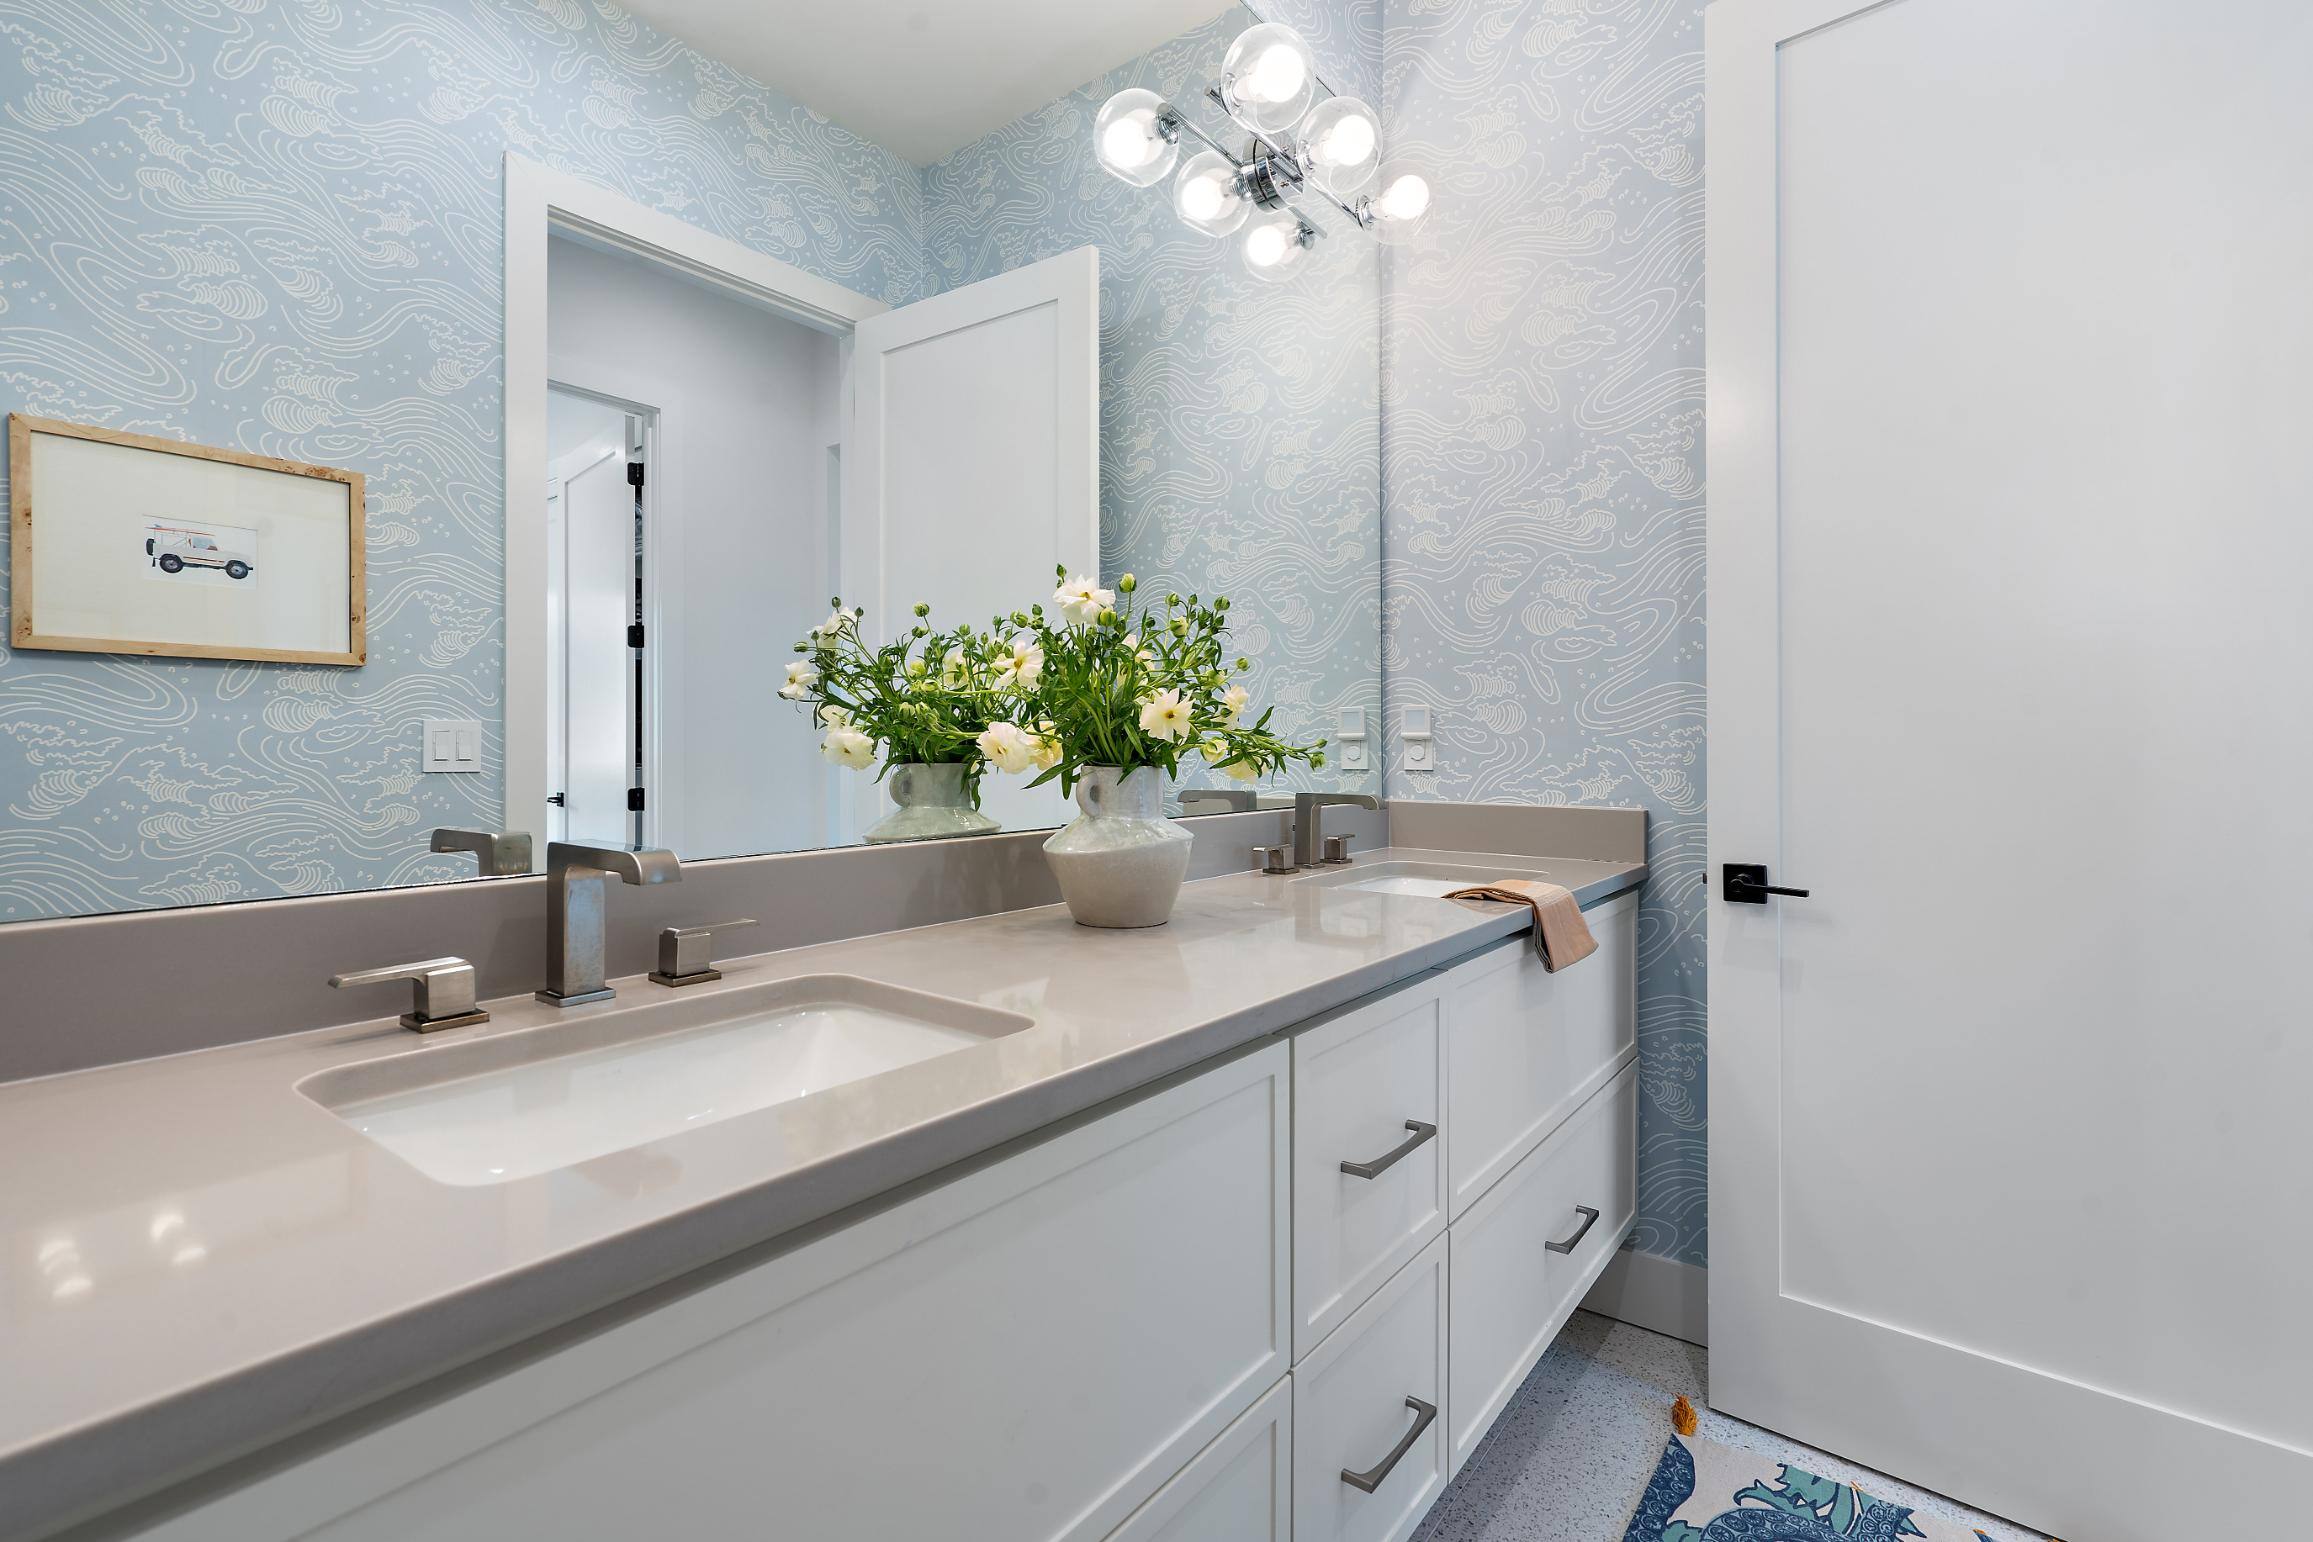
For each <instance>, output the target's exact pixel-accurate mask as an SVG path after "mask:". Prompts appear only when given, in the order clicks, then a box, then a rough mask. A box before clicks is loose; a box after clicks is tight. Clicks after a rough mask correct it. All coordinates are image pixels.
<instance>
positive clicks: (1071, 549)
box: [842, 246, 1100, 829]
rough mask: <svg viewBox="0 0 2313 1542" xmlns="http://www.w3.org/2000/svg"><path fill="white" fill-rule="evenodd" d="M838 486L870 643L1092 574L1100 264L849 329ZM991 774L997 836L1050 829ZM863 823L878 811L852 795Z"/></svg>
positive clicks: (849, 598)
mask: <svg viewBox="0 0 2313 1542" xmlns="http://www.w3.org/2000/svg"><path fill="white" fill-rule="evenodd" d="M852 382H853V385H852V390H853V398H852V400H853V425H852V439H851V449H850V450H849V451H848V452H847V458H848V459H849V461H850V464H849V465H848V466H847V467H846V468H845V469H846V471H847V472H848V473H849V477H848V480H847V482H846V484H845V488H844V519H843V559H842V573H843V599H844V603H846V604H852V605H862V606H865V607H866V609H867V619H866V624H865V630H866V634H867V636H868V638H869V640H870V641H871V642H880V641H883V640H885V639H887V638H889V637H891V636H893V635H894V632H893V628H896V627H898V626H900V625H901V623H902V622H903V621H906V620H908V619H909V615H908V613H909V611H910V610H911V609H912V608H913V607H914V606H915V605H916V604H917V603H918V602H928V603H929V604H930V605H931V607H932V624H933V625H935V626H954V625H956V624H958V623H959V622H966V621H969V622H971V623H973V624H974V625H977V626H986V625H987V624H988V618H989V617H990V616H992V615H995V614H998V613H1006V612H1010V611H1013V610H1016V609H1020V608H1023V607H1024V606H1026V605H1027V603H1028V602H1029V601H1031V600H1039V599H1042V598H1043V597H1044V596H1045V595H1047V594H1049V593H1051V592H1052V587H1053V585H1052V570H1053V568H1054V566H1055V565H1058V564H1065V565H1066V566H1067V567H1068V569H1069V571H1070V572H1081V573H1091V572H1094V571H1096V570H1097V569H1098V567H1099V565H1100V253H1099V251H1098V250H1097V249H1096V248H1093V247H1089V246H1086V247H1079V248H1078V249H1077V250H1075V251H1073V252H1064V253H1062V254H1061V255H1060V256H1058V257H1051V258H1047V259H1046V260H1044V261H1043V262H1038V263H1032V264H1030V265H1029V266H1027V267H1024V268H1015V269H1013V270H1012V271H1011V272H1009V273H1004V274H999V275H998V276H997V277H995V278H991V279H984V280H982V281H981V282H979V283H977V284H968V285H966V286H965V287H963V288H961V289H952V290H950V291H948V292H947V293H946V294H942V295H935V296H933V297H932V298H931V299H929V300H920V301H918V302H917V303H915V304H914V305H908V306H902V307H901V308H900V309H898V310H895V311H887V312H885V313H884V314H883V315H880V316H870V317H869V318H867V319H866V320H865V321H862V322H861V323H859V329H858V331H857V332H856V333H855V334H854V337H853V348H852ZM1023 780H1025V779H1024V778H1019V777H1006V776H1000V775H990V776H989V777H988V778H987V780H986V781H985V782H984V783H983V784H982V806H983V807H984V808H985V809H986V811H987V812H988V813H989V814H990V815H991V816H993V817H994V818H996V819H999V820H1002V821H1003V823H1004V824H1005V825H1006V827H1008V828H1012V829H1028V828H1034V827H1036V826H1039V825H1053V824H1058V823H1060V822H1062V820H1063V819H1065V818H1066V817H1067V813H1066V809H1067V805H1066V803H1065V802H1064V801H1063V800H1062V798H1061V797H1060V795H1059V794H1058V793H1057V792H1056V791H1054V790H1052V788H1051V787H1049V786H1047V787H1044V788H1040V789H1038V790H1037V791H1035V792H1033V793H1030V792H1026V791H1024V790H1022V787H1021V783H1022V781H1023ZM863 804H864V809H865V812H866V813H867V817H868V818H870V819H872V818H874V817H877V816H878V815H880V814H881V813H882V812H883V810H884V807H886V806H887V805H882V804H881V800H880V799H869V800H863Z"/></svg>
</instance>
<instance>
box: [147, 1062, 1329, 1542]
mask: <svg viewBox="0 0 2313 1542" xmlns="http://www.w3.org/2000/svg"><path fill="white" fill-rule="evenodd" d="M1288 1086H1289V1065H1288V1056H1287V1054H1286V1050H1285V1046H1283V1045H1282V1044H1270V1045H1268V1046H1266V1047H1264V1048H1262V1049H1260V1050H1257V1051H1255V1052H1253V1053H1251V1054H1249V1055H1246V1056H1243V1057H1241V1058H1239V1059H1236V1060H1233V1061H1230V1062H1228V1063H1227V1064H1225V1065H1223V1066H1220V1067H1218V1068H1216V1069H1214V1070H1211V1071H1208V1072H1205V1073H1204V1074H1202V1075H1200V1076H1197V1077H1195V1078H1193V1079H1192V1080H1190V1081H1187V1082H1184V1083H1182V1084H1180V1085H1178V1086H1175V1087H1171V1088H1168V1089H1166V1090H1164V1091H1162V1092H1159V1093H1157V1094H1155V1095H1153V1096H1151V1097H1149V1098H1146V1099H1144V1100H1142V1101H1140V1102H1137V1103H1133V1104H1129V1105H1127V1106H1126V1107H1125V1108H1123V1109H1120V1110H1118V1111H1117V1112H1115V1113H1113V1114H1109V1115H1107V1116H1106V1117H1103V1118H1101V1119H1098V1120H1095V1121H1093V1122H1091V1123H1089V1124H1086V1125H1083V1126H1080V1127H1078V1128H1076V1129H1074V1130H1071V1131H1068V1132H1066V1133H1064V1134H1062V1135H1059V1136H1056V1137H1054V1138H1053V1139H1051V1140H1049V1141H1045V1142H1043V1143H1040V1144H1038V1145H1035V1146H1032V1147H1030V1148H1028V1149H1027V1150H1025V1151H1022V1152H1020V1153H1018V1154H1016V1155H1013V1156H1011V1157H1007V1158H1006V1159H1004V1160H1003V1161H1001V1162H999V1163H997V1164H995V1165H993V1166H991V1167H988V1168H984V1169H982V1170H980V1171H978V1172H974V1173H970V1174H967V1175H966V1176H964V1177H961V1178H958V1179H956V1180H955V1181H954V1182H952V1183H948V1184H945V1185H943V1186H941V1187H939V1188H935V1189H933V1190H931V1191H929V1192H927V1193H925V1194H922V1195H919V1196H917V1197H916V1198H913V1199H910V1200H908V1201H906V1202H905V1203H903V1204H900V1205H898V1206H895V1207H893V1208H891V1209H888V1210H885V1211H882V1212H880V1213H877V1214H874V1215H871V1216H869V1217H867V1218H865V1219H863V1220H861V1221H858V1222H856V1223H854V1224H852V1225H850V1226H847V1227H845V1228H843V1229H842V1230H840V1231H837V1232H835V1233H832V1234H831V1235H829V1236H827V1237H825V1238H822V1239H820V1240H818V1241H815V1242H812V1243H809V1244H807V1245H806V1246H804V1247H802V1248H800V1249H798V1250H797V1251H795V1252H792V1253H787V1254H783V1255H781V1256H779V1257H777V1258H774V1259H772V1260H771V1261H769V1262H767V1263H764V1264H761V1265H758V1266H756V1267H754V1268H751V1269H748V1270H745V1271H744V1272H742V1273H739V1274H736V1275H733V1276H731V1277H729V1278H727V1279H723V1280H721V1281H719V1282H717V1283H714V1284H711V1285H707V1286H705V1287H703V1288H702V1289H700V1290H697V1291H695V1292H693V1293H691V1294H689V1295H686V1296H682V1297H680V1298H679V1299H676V1300H674V1301H672V1302H669V1303H667V1304H665V1305H662V1306H658V1307H655V1308H654V1309H652V1310H649V1311H647V1312H644V1313H643V1314H641V1315H639V1316H635V1317H632V1318H629V1319H628V1320H625V1321H623V1322H620V1323H618V1324H617V1325H616V1326H614V1327H610V1328H608V1329H606V1330H604V1331H602V1332H600V1333H598V1334H595V1335H593V1336H592V1337H589V1338H587V1339H585V1340H583V1341H581V1342H579V1343H577V1344H574V1345H572V1346H570V1347H568V1348H565V1349H560V1350H556V1351H554V1352H553V1353H550V1354H547V1355H545V1356H544V1357H542V1358H540V1359H537V1360H534V1361H531V1362H530V1363H528V1364H525V1365H523V1366H521V1367H520V1368H519V1369H516V1370H513V1371H511V1372H509V1373H507V1374H505V1375H501V1376H497V1377H495V1378H493V1379H491V1380H489V1381H486V1382H484V1383H482V1384H480V1385H478V1386H476V1387H474V1388H472V1389H471V1390H469V1391H466V1392H462V1393H460V1394H458V1395H456V1396H453V1397H450V1398H448V1399H446V1400H444V1401H442V1402H440V1403H437V1404H433V1405H431V1406H428V1407H426V1408H423V1409H421V1410H419V1411H418V1412H415V1413H413V1414H411V1415H409V1416H408V1417H406V1418H403V1419H401V1420H399V1421H398V1422H396V1423H393V1424H390V1425H387V1426H385V1427H383V1428H381V1429H378V1430H375V1431H372V1432H370V1433H369V1434H366V1435H363V1436H361V1437H359V1438H358V1439H356V1440H354V1441H352V1442H350V1443H349V1444H347V1445H344V1446H340V1447H338V1448H336V1449H333V1450H331V1451H330V1452H328V1453H327V1454H325V1455H323V1456H321V1457H318V1458H315V1459H313V1460H311V1461H309V1462H307V1463H305V1464H304V1465H303V1466H301V1467H297V1468H293V1469H291V1470H289V1471H288V1472H285V1473H282V1474H279V1475H277V1476H275V1477H273V1478H269V1479H266V1480H264V1481H263V1482H261V1483H259V1484H257V1485H255V1486H254V1487H253V1488H250V1489H244V1490H241V1491H238V1492H237V1493H235V1494H233V1495H231V1496H228V1497H227V1498H225V1499H223V1500H220V1501H217V1502H216V1503H213V1504H211V1505H209V1506H207V1507H205V1508H204V1509H202V1510H200V1511H198V1512H194V1513H192V1514H189V1515H184V1516H181V1517H179V1518H178V1519H177V1520H176V1521H174V1522H172V1523H169V1524H166V1525H164V1526H162V1527H161V1528H159V1529H158V1530H157V1531H155V1532H153V1533H151V1534H150V1535H153V1536H157V1537H165V1538H169V1539H171V1542H178V1539H191V1538H203V1539H216V1542H257V1539H262V1538H274V1537H289V1536H304V1535H307V1534H308V1533H309V1532H310V1533H311V1534H312V1535H314V1536H317V1537H320V1538H325V1539H328V1542H388V1539H391V1542H485V1539H487V1542H501V1539H504V1538H510V1537H554V1538H557V1539H561V1542H589V1539H601V1542H633V1539H634V1538H638V1537H657V1536H683V1537H747V1536H762V1535H772V1534H776V1535H780V1536H792V1537H830V1538H832V1537H841V1538H844V1539H846V1542H922V1539H924V1538H930V1537H987V1538H1004V1539H1006V1542H1040V1539H1063V1538H1066V1539H1089V1538H1097V1537H1105V1536H1106V1535H1107V1534H1108V1533H1109V1532H1110V1531H1112V1530H1114V1529H1115V1528H1116V1527H1117V1525H1118V1524H1119V1523H1121V1522H1122V1521H1123V1520H1124V1518H1125V1517H1126V1516H1127V1515H1128V1514H1129V1513H1130V1512H1131V1511H1132V1510H1133V1509H1134V1508H1135V1507H1137V1506H1138V1505H1139V1504H1140V1503H1141V1502H1142V1501H1144V1500H1146V1499H1147V1498H1148V1497H1149V1496H1150V1495H1151V1494H1152V1493H1154V1492H1155V1491H1156V1490H1157V1489H1158V1488H1159V1487H1160V1486H1162V1484H1163V1483H1164V1482H1165V1481H1166V1480H1167V1479H1168V1478H1170V1477H1171V1476H1172V1475H1173V1474H1175V1473H1176V1472H1178V1471H1180V1469H1181V1468H1182V1467H1183V1466H1184V1465H1186V1464H1187V1463H1188V1461H1189V1459H1190V1458H1191V1457H1192V1456H1193V1455H1194V1454H1195V1453H1196V1452H1197V1451H1199V1450H1200V1449H1201V1448H1203V1447H1204V1446H1205V1445H1206V1444H1207V1443H1209V1442H1210V1441H1211V1440H1212V1439H1213V1438H1214V1437H1215V1436H1216V1435H1217V1434H1219V1433H1220V1432H1221V1431H1222V1430H1223V1429H1225V1428H1227V1427H1228V1426H1229V1424H1230V1423H1231V1421H1232V1420H1234V1419H1236V1418H1237V1416H1238V1415H1240V1414H1242V1413H1243V1412H1244V1411H1245V1410H1246V1409H1247V1408H1249V1407H1251V1406H1252V1405H1253V1404H1254V1403H1255V1401H1256V1400H1258V1399H1259V1398H1260V1397H1261V1396H1262V1394H1263V1393H1265V1392H1267V1391H1268V1390H1269V1389H1270V1388H1271V1387H1273V1386H1274V1385H1276V1383H1277V1382H1278V1381H1279V1379H1280V1378H1281V1377H1283V1376H1284V1374H1285V1371H1286V1368H1287V1363H1288V1350H1289V1346H1290V1343H1291V1319H1290V1305H1289V1302H1288V1298H1287V1293H1286V1281H1287V1277H1288V1273H1289V1271H1288V1258H1287V1254H1286V1251H1285V1247H1286V1239H1285V1237H1284V1235H1283V1228H1282V1226H1281V1224H1280V1221H1281V1218H1282V1217H1283V1216H1284V1215H1285V1213H1286V1208H1287V1195H1286V1161H1287V1140H1288V1127H1289V1122H1290V1121H1289V1115H1288V1107H1289V1105H1288V1097H1289V1092H1288Z"/></svg>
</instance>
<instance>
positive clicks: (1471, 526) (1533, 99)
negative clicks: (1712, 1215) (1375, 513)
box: [1382, 0, 1705, 1264]
mask: <svg viewBox="0 0 2313 1542" xmlns="http://www.w3.org/2000/svg"><path fill="white" fill-rule="evenodd" d="M1702 15H1703V4H1702V0H1574V3H1569V4H1554V5H1503V4H1498V3H1493V0H1388V16H1387V24H1386V27H1385V31H1384V59H1383V68H1384V74H1385V86H1384V90H1385V94H1386V103H1385V108H1384V111H1385V114H1386V121H1387V124H1388V128H1389V133H1390V138H1391V140H1392V142H1393V144H1394V147H1395V152H1396V153H1399V154H1405V155H1410V156H1413V157H1415V158H1416V159H1418V160H1419V161H1420V162H1421V163H1422V164H1423V165H1424V166H1425V167H1426V168H1427V169H1428V171H1429V173H1430V175H1431V177H1432V179H1433V183H1434V185H1435V187H1436V189H1437V193H1436V198H1435V201H1434V203H1433V205H1432V208H1431V213H1430V217H1429V220H1428V222H1427V223H1426V225H1425V226H1424V227H1423V229H1422V230H1421V231H1420V232H1419V234H1418V235H1417V238H1416V240H1415V243H1414V244H1412V245H1410V246H1408V247H1403V248H1397V249H1393V250H1392V251H1391V253H1390V254H1389V260H1388V262H1387V264H1386V266H1385V268H1384V274H1383V286H1384V300H1383V305H1384V312H1385V315H1386V317H1387V339H1386V342H1385V344H1384V350H1383V366H1382V368H1383V397H1382V400H1383V428H1382V441H1383V442H1382V469H1383V486H1384V493H1383V509H1384V516H1383V518H1384V526H1383V537H1382V611H1383V648H1382V662H1383V669H1384V673H1385V678H1386V682H1387V687H1386V688H1387V692H1388V697H1389V710H1390V715H1391V717H1392V719H1393V721H1394V719H1395V717H1396V715H1397V714H1398V713H1399V712H1400V711H1402V709H1403V708H1404V707H1406V706H1407V705H1412V704H1421V705H1427V706H1428V707H1430V708H1431V709H1432V711H1433V712H1434V714H1435V716H1436V733H1437V740H1436V747H1437V756H1438V769H1437V770H1436V771H1435V772H1433V773H1419V772H1408V771H1406V770H1405V769H1404V768H1403V761H1402V758H1401V756H1400V753H1399V750H1400V747H1399V745H1398V744H1397V742H1396V741H1395V738H1394V729H1393V737H1392V739H1391V742H1390V744H1389V746H1388V748H1389V756H1390V759H1389V772H1388V785H1389V790H1390V792H1392V793H1393V794H1396V795H1399V796H1406V797H1441V798H1472V799H1493V800H1503V801H1513V802H1525V803H1616V804H1641V805H1644V806H1645V807H1646V808H1647V809H1648V811H1649V813H1650V834H1649V845H1650V848H1651V849H1650V852H1649V858H1650V861H1651V863H1652V866H1653V872H1654V877H1653V881H1652V882H1651V883H1650V884H1649V885H1648V888H1647V892H1646V898H1645V901H1644V903H1643V905H1642V907H1641V909H1640V916H1639V928H1640V929H1639V1021H1638V1036H1639V1064H1640V1088H1641V1092H1640V1130H1639V1139H1640V1161H1639V1225H1638V1239H1637V1240H1638V1246H1639V1247H1641V1248H1643V1249H1644V1250H1646V1251H1647V1252H1650V1253H1659V1254H1666V1255H1669V1256H1671V1257H1674V1258H1678V1259H1681V1260H1683V1261H1685V1262H1688V1263H1695V1264H1700V1263H1703V1262H1704V1261H1705V1245H1704V1222H1705V1216H1704V1190H1703V1185H1704V1139H1703V1121H1704V1113H1705V1110H1704V1103H1703V1026H1704V1019H1703V1006H1704V999H1705V995H1704V981H1703V975H1704V949H1703V923H1704V877H1705V874H1704V868H1703V833H1704V831H1703V787H1704V754H1703V723H1704V711H1703V163H1702V105H1703V95H1702V93H1703V56H1702Z"/></svg>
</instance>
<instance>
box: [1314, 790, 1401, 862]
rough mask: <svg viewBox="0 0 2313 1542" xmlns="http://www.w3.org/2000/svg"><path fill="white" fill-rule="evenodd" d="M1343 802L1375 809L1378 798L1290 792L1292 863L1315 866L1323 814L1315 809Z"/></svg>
mask: <svg viewBox="0 0 2313 1542" xmlns="http://www.w3.org/2000/svg"><path fill="white" fill-rule="evenodd" d="M1331 803H1346V804H1350V805H1352V806H1354V807H1356V808H1371V809H1378V808H1380V807H1381V800H1380V799H1379V798H1377V797H1375V796H1374V795H1373V794H1371V793H1368V792H1297V793H1295V794H1294V795H1293V865H1294V866H1295V867H1315V866H1316V865H1317V857H1318V852H1319V850H1320V848H1321V846H1322V844H1323V843H1322V842H1321V841H1319V839H1318V836H1319V834H1320V833H1321V831H1320V826H1322V825H1323V823H1324V820H1325V816H1324V815H1323V814H1322V813H1320V812H1319V810H1321V809H1323V808H1324V807H1325V806H1326V805H1327V804H1331Z"/></svg>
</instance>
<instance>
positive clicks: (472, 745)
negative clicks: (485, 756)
mask: <svg viewBox="0 0 2313 1542" xmlns="http://www.w3.org/2000/svg"><path fill="white" fill-rule="evenodd" d="M424 734H425V737H424V739H423V740H422V741H421V742H422V744H423V746H424V751H423V758H422V759H421V761H420V763H419V769H420V770H421V771H479V770H481V769H482V725H481V724H480V723H479V722H477V721H475V720H474V719H473V718H470V717H430V718H427V719H426V720H425V726H424Z"/></svg>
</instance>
